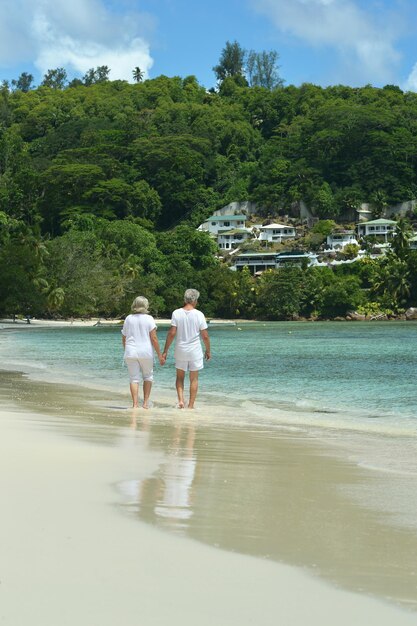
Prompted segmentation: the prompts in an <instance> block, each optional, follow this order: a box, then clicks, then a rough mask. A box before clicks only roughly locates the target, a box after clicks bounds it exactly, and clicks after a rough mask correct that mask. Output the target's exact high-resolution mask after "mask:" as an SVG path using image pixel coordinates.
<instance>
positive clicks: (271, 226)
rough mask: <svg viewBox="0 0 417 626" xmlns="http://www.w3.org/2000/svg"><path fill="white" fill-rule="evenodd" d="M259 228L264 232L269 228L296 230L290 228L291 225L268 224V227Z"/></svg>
mask: <svg viewBox="0 0 417 626" xmlns="http://www.w3.org/2000/svg"><path fill="white" fill-rule="evenodd" d="M259 228H261V229H262V230H266V229H267V228H293V229H294V226H290V225H289V224H268V225H267V226H259ZM294 230H295V229H294Z"/></svg>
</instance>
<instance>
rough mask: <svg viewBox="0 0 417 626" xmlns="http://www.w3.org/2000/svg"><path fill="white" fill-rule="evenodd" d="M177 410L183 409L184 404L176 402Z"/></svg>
mask: <svg viewBox="0 0 417 626" xmlns="http://www.w3.org/2000/svg"><path fill="white" fill-rule="evenodd" d="M177 409H185V404H184V402H178V404H177Z"/></svg>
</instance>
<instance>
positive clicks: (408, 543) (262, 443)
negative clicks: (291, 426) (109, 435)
mask: <svg viewBox="0 0 417 626" xmlns="http://www.w3.org/2000/svg"><path fill="white" fill-rule="evenodd" d="M137 429H138V433H142V435H143V432H144V431H145V432H147V439H146V444H145V439H144V438H143V436H141V438H140V440H139V441H138V444H139V450H140V449H141V448H142V446H143V445H146V446H147V447H148V449H154V450H155V449H159V450H163V452H164V455H163V458H162V462H161V463H160V464H159V467H158V469H157V470H156V471H154V472H153V473H152V475H151V476H149V477H146V478H144V479H141V480H130V481H126V482H124V483H123V484H121V485H120V490H121V492H122V493H123V494H124V496H125V497H126V506H127V508H128V509H129V510H130V511H131V512H133V513H134V514H135V515H137V516H138V517H139V519H141V520H143V521H146V522H148V523H152V524H155V525H157V526H159V527H162V528H165V529H168V530H170V531H171V532H175V533H180V534H185V535H187V536H189V537H192V538H194V539H197V540H199V541H203V542H205V543H208V544H210V545H214V546H217V547H220V548H223V549H226V550H232V551H236V552H242V553H246V554H252V555H254V556H258V557H262V558H268V559H273V560H276V561H280V562H286V563H291V564H295V565H299V566H302V567H307V568H308V569H311V570H312V571H315V572H316V573H317V574H319V575H320V576H323V577H325V578H326V579H330V580H331V581H332V582H334V583H336V584H338V585H342V586H344V587H347V588H349V589H352V590H355V591H363V592H368V593H373V594H375V595H381V596H383V597H385V598H390V599H392V600H393V601H395V602H399V603H402V604H405V605H407V606H408V607H410V608H413V609H417V585H416V582H417V581H416V568H415V562H416V555H417V534H416V531H415V529H411V528H410V529H404V528H402V529H400V528H396V527H395V526H394V525H391V524H390V521H391V520H390V519H389V516H388V515H387V516H385V517H384V516H381V514H380V513H378V512H377V511H372V510H369V509H367V508H365V507H363V506H358V505H357V504H355V503H354V502H353V501H352V500H351V499H349V498H348V497H346V495H345V493H344V491H343V487H348V488H349V490H350V491H352V490H354V489H355V488H358V489H361V490H362V489H363V488H364V485H367V484H368V481H369V477H367V476H366V473H365V474H364V473H363V472H360V471H358V469H357V468H356V467H355V466H354V465H353V464H351V463H349V462H348V461H343V460H338V459H335V458H332V457H331V456H328V455H326V452H325V450H323V449H322V448H321V446H320V444H318V443H317V442H314V441H311V440H310V439H309V437H308V436H300V435H295V434H293V433H285V432H281V433H280V434H279V435H277V433H276V432H275V433H273V432H268V431H260V430H252V431H249V430H247V429H246V430H244V429H242V428H239V429H236V428H222V427H219V426H217V427H212V428H207V427H206V426H204V427H202V426H200V425H198V423H197V421H195V422H191V421H189V420H184V421H181V420H180V418H178V417H177V416H175V418H173V419H172V420H170V421H168V422H167V421H166V420H164V422H163V423H161V422H160V421H158V419H157V418H156V416H153V417H151V418H147V419H146V420H144V421H142V419H141V418H138V420H137ZM139 450H138V452H139ZM369 488H373V485H372V481H371V482H369Z"/></svg>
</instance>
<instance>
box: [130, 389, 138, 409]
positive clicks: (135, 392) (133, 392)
mask: <svg viewBox="0 0 417 626" xmlns="http://www.w3.org/2000/svg"><path fill="white" fill-rule="evenodd" d="M130 393H131V396H132V400H133V408H134V409H137V408H138V402H139V398H138V396H139V383H130Z"/></svg>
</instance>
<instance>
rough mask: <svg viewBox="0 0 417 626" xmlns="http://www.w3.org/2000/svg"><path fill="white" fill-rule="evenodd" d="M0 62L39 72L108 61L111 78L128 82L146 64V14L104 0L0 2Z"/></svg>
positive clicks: (81, 71) (78, 71) (148, 61)
mask: <svg viewBox="0 0 417 626" xmlns="http://www.w3.org/2000/svg"><path fill="white" fill-rule="evenodd" d="M1 18H2V19H1V21H0V65H3V66H5V67H7V66H8V65H14V64H16V63H19V62H24V61H28V60H29V59H30V60H31V61H32V62H33V63H34V65H35V67H37V68H38V69H39V71H40V72H42V73H44V72H46V70H48V69H51V68H55V67H65V68H66V69H67V70H68V72H69V73H75V74H84V73H85V72H86V71H87V70H88V69H89V68H91V67H96V66H98V65H108V66H109V67H110V69H111V73H110V77H111V78H112V79H125V80H132V70H133V68H134V67H136V66H139V67H140V68H141V70H142V71H144V73H145V76H146V75H147V74H148V72H149V70H150V68H151V67H152V63H153V61H152V57H151V54H150V46H149V43H148V42H147V40H146V31H147V29H148V27H149V21H150V20H149V16H146V15H142V14H139V13H129V14H127V13H125V14H121V13H115V12H111V11H110V10H109V9H108V8H106V5H105V3H104V0H70V1H68V0H2V2H1Z"/></svg>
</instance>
